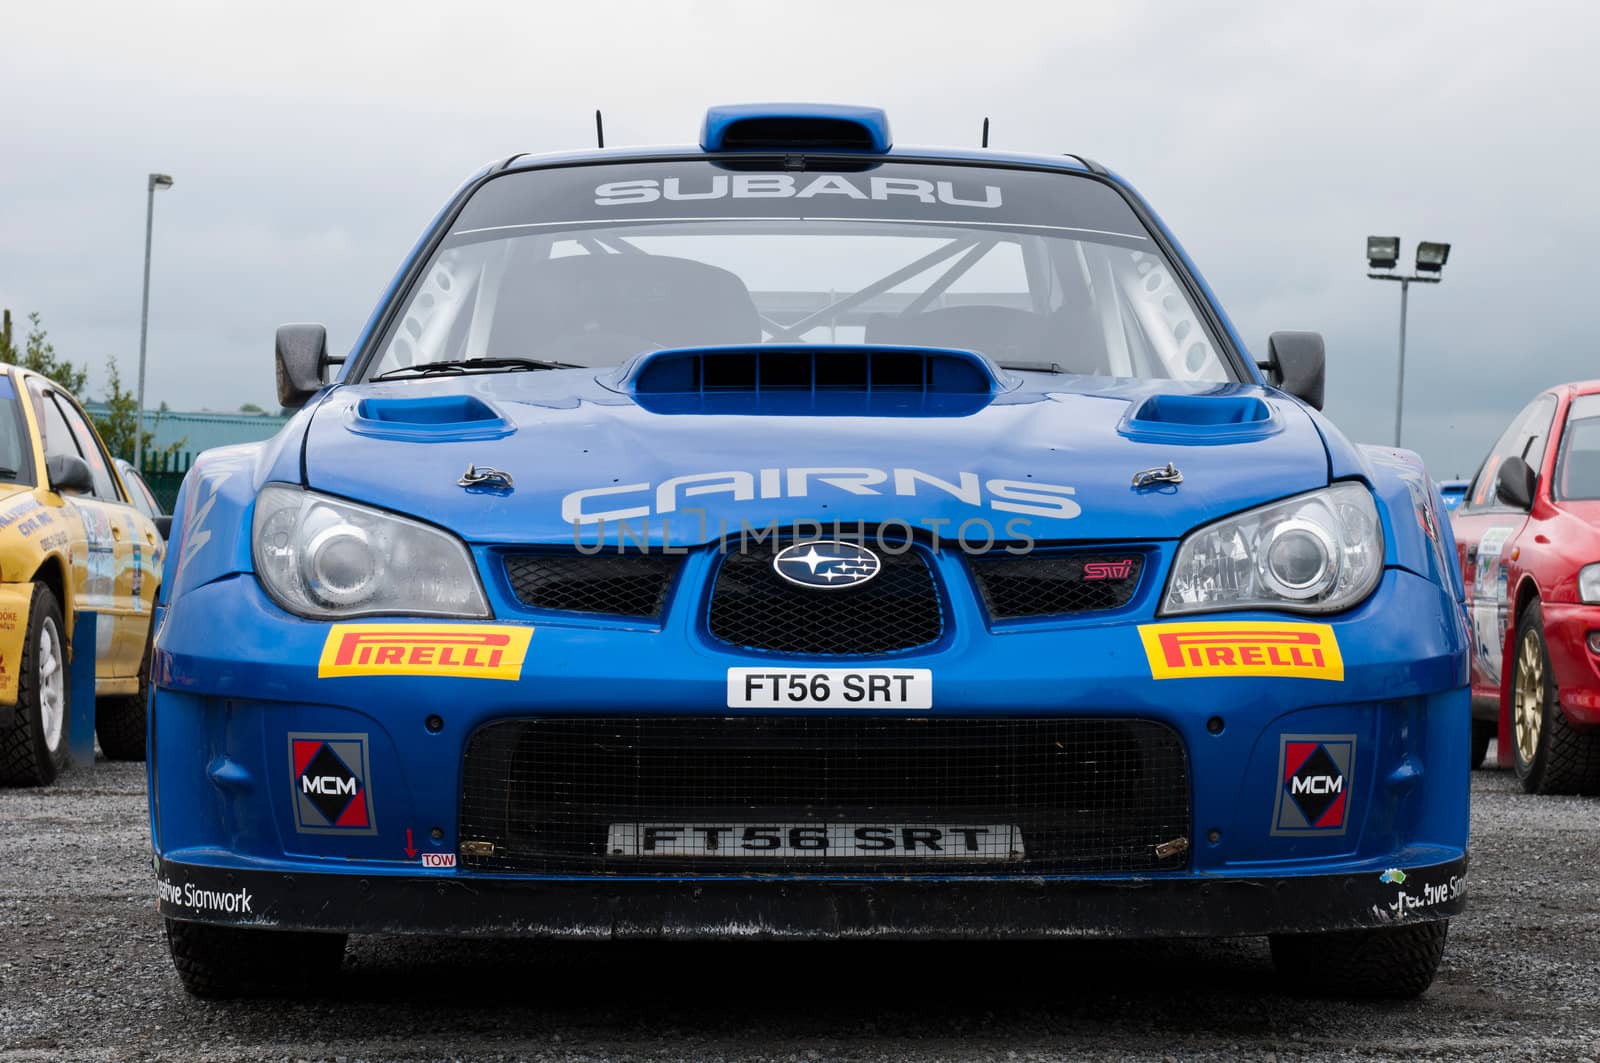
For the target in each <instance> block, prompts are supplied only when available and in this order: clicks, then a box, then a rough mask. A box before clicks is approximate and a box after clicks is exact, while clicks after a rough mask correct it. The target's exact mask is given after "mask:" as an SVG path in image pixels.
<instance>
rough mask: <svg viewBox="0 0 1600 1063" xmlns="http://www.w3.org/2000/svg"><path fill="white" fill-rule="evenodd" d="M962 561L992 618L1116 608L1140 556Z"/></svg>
mask: <svg viewBox="0 0 1600 1063" xmlns="http://www.w3.org/2000/svg"><path fill="white" fill-rule="evenodd" d="M968 563H969V564H970V565H971V566H972V574H973V576H975V577H976V578H977V582H978V592H979V593H980V594H981V595H982V596H983V604H984V607H985V608H987V609H988V610H989V615H990V616H991V617H993V618H994V619H996V620H1005V619H1009V618H1013V617H1023V616H1056V615H1063V614H1071V613H1091V612H1097V611H1101V610H1105V609H1120V608H1122V607H1123V606H1124V605H1127V604H1128V602H1129V601H1131V600H1132V599H1133V594H1134V592H1135V591H1137V590H1138V589H1139V577H1140V576H1141V575H1142V574H1143V572H1144V555H1143V554H1142V553H1139V552H1137V551H1134V550H1124V551H1120V552H1107V553H1060V554H1055V553H1031V554H1021V555H1015V556H1013V555H1000V556H984V557H973V558H969V559H968Z"/></svg>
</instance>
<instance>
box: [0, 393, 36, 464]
mask: <svg viewBox="0 0 1600 1063" xmlns="http://www.w3.org/2000/svg"><path fill="white" fill-rule="evenodd" d="M27 442H28V433H27V431H26V429H25V427H24V424H23V420H22V407H21V406H20V405H19V404H18V403H17V387H16V384H15V382H14V381H13V380H12V378H11V374H10V373H5V372H0V483H8V484H14V483H32V482H33V461H32V452H31V451H30V450H29V449H28V446H27Z"/></svg>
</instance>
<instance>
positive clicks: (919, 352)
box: [617, 344, 1000, 414]
mask: <svg viewBox="0 0 1600 1063" xmlns="http://www.w3.org/2000/svg"><path fill="white" fill-rule="evenodd" d="M617 386H618V390H621V391H624V392H628V393H630V394H632V395H633V396H634V398H635V400H636V401H637V402H639V403H640V405H643V406H646V407H647V408H650V409H654V410H658V411H660V412H733V413H737V412H753V413H754V412H759V413H775V412H802V413H820V414H850V413H869V414H872V413H876V414H886V413H894V412H908V413H947V414H948V413H957V412H970V411H971V410H973V409H976V408H978V407H981V406H983V405H987V403H988V401H989V399H990V398H991V397H992V396H993V395H994V394H995V393H996V392H998V391H999V390H1000V381H999V379H998V377H997V376H996V374H995V371H994V368H993V367H992V366H991V365H990V363H989V362H988V360H987V359H985V358H983V357H981V356H980V355H977V354H974V353H972V352H971V351H956V350H940V349H926V348H917V347H878V346H872V347H851V346H833V345H821V344H811V345H803V346H776V345H774V346H761V347H697V348H683V349H679V350H664V351H652V352H650V353H649V354H646V355H642V356H641V357H639V358H638V359H636V360H635V361H634V362H633V363H632V364H631V365H629V366H627V367H625V368H624V369H623V371H622V375H621V379H620V380H619V381H618V385H617ZM713 408H714V409H713Z"/></svg>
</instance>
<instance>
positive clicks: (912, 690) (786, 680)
mask: <svg viewBox="0 0 1600 1063" xmlns="http://www.w3.org/2000/svg"><path fill="white" fill-rule="evenodd" d="M728 707H729V708H730V709H741V708H745V709H787V708H802V709H806V708H809V709H872V708H877V709H931V708H933V671H932V669H928V668H729V669H728Z"/></svg>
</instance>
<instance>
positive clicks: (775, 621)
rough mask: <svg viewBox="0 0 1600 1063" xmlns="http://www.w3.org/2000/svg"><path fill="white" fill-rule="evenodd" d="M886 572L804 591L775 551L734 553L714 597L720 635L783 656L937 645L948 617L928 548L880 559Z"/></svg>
mask: <svg viewBox="0 0 1600 1063" xmlns="http://www.w3.org/2000/svg"><path fill="white" fill-rule="evenodd" d="M880 561H881V562H882V567H881V568H880V569H879V570H878V575H877V576H876V577H874V578H873V579H871V580H869V581H868V582H866V583H863V584H861V585H860V586H857V587H842V588H828V589H817V588H811V587H797V586H795V585H794V584H792V583H788V582H786V581H785V580H783V579H781V578H779V576H778V574H777V573H776V572H774V571H773V568H772V554H771V553H769V552H766V551H762V550H756V551H753V552H748V553H746V552H740V553H730V554H728V555H727V557H725V558H724V559H723V562H722V566H721V567H720V568H719V569H718V570H717V577H716V586H715V587H714V588H713V589H712V592H711V615H710V620H709V624H710V628H711V635H712V637H713V638H715V639H718V640H719V641H722V642H726V643H730V644H732V645H734V646H739V647H742V648H744V649H751V650H769V651H772V652H775V653H807V654H824V655H861V654H871V653H893V652H895V651H897V650H908V649H913V648H915V647H917V646H926V645H928V644H929V643H930V642H936V641H938V639H939V636H940V635H941V634H943V632H944V613H943V610H942V608H941V606H940V602H939V591H938V588H937V587H936V586H935V584H934V582H933V573H931V572H930V571H929V570H928V563H927V562H926V561H925V560H923V557H922V553H921V551H919V550H917V549H915V548H913V549H908V550H906V551H905V552H903V553H899V554H890V553H887V552H883V553H881V555H880Z"/></svg>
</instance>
